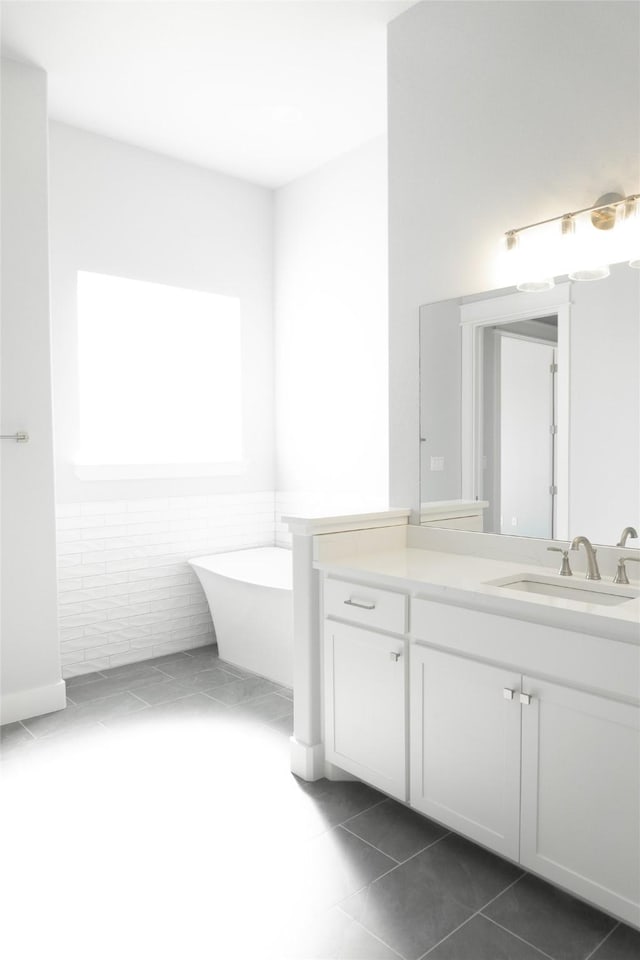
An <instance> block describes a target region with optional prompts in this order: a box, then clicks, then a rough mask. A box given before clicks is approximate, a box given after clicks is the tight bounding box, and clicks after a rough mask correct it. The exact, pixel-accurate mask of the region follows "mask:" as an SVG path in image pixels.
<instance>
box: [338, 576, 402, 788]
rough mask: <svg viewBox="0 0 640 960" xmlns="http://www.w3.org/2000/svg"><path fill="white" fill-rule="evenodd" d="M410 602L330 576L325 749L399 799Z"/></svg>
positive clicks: (349, 767) (347, 767)
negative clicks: (404, 634) (407, 612)
mask: <svg viewBox="0 0 640 960" xmlns="http://www.w3.org/2000/svg"><path fill="white" fill-rule="evenodd" d="M406 608H407V597H406V596H404V595H402V594H398V593H393V592H392V591H384V590H374V589H371V588H364V587H362V586H361V585H358V584H351V583H349V582H346V581H341V580H331V579H328V580H326V581H325V589H324V612H325V616H326V619H325V623H324V691H325V695H324V716H325V723H324V725H325V757H326V759H327V760H328V761H330V762H331V763H333V764H335V765H336V766H338V767H340V768H341V769H343V770H346V771H347V772H349V773H352V774H354V775H355V776H357V777H359V778H360V779H362V780H365V781H366V782H367V783H370V784H372V785H373V786H375V787H378V788H379V789H380V790H384V791H385V793H388V794H390V795H391V796H393V797H397V798H398V799H399V800H406V799H407V775H406V770H407V764H406V754H407V739H406V709H407V695H406V692H407V658H406V648H407V641H406V640H405V639H404V637H403V636H402V635H401V634H403V633H404V631H405V629H406ZM335 617H341V618H342V619H344V620H353V621H355V623H350V622H347V623H343V622H339V621H338V620H336V619H333V618H335ZM363 621H364V622H365V623H366V624H367V627H366V628H365V627H363V626H361V625H360V624H362V623H363ZM356 624H357V625H356ZM369 626H371V627H381V630H375V629H369ZM382 629H384V630H385V631H390V630H392V629H395V630H396V631H397V633H398V634H400V635H398V636H393V635H391V633H390V632H381V631H382Z"/></svg>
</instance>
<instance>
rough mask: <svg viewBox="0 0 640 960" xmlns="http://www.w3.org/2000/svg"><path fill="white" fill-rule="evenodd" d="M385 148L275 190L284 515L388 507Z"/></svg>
mask: <svg viewBox="0 0 640 960" xmlns="http://www.w3.org/2000/svg"><path fill="white" fill-rule="evenodd" d="M386 149H387V148H386V138H378V139H376V140H373V141H371V142H369V143H367V144H365V145H363V146H362V147H360V148H358V149H357V150H354V151H352V152H350V153H348V154H345V155H344V156H342V157H339V158H338V159H336V160H334V161H332V162H330V163H328V164H326V165H325V166H323V167H321V168H320V169H319V170H317V171H314V172H313V173H311V174H309V175H308V176H306V177H302V178H301V179H299V180H296V181H295V182H294V183H291V184H289V185H288V186H286V187H283V188H282V189H280V190H278V191H277V193H276V233H275V237H276V242H275V270H276V282H275V310H276V449H277V487H276V489H277V490H278V491H279V503H280V505H281V507H282V509H284V510H285V511H286V510H287V509H294V510H298V509H303V510H304V509H309V508H313V509H319V510H322V509H325V510H332V509H333V508H334V505H336V504H337V503H343V504H347V503H348V504H349V505H350V506H351V507H357V506H362V508H363V509H364V508H366V507H367V506H369V505H373V506H378V507H379V506H386V505H387V502H388V412H387V404H388V398H387V384H388V346H387V343H388V328H387V323H388V310H387V296H388V295H387V157H386Z"/></svg>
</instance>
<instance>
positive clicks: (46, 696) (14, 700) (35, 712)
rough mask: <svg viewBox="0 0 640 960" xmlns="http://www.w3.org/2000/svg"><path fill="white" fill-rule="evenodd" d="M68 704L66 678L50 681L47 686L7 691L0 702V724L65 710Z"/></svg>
mask: <svg viewBox="0 0 640 960" xmlns="http://www.w3.org/2000/svg"><path fill="white" fill-rule="evenodd" d="M66 705H67V685H66V683H65V682H64V680H58V681H57V682H56V683H49V684H47V686H46V687H32V688H31V689H30V690H18V691H16V693H6V694H3V696H2V703H1V704H0V724H5V723H14V722H15V721H16V720H27V719H28V718H29V717H39V716H40V715H41V714H43V713H52V712H53V711H54V710H64V708H65V707H66Z"/></svg>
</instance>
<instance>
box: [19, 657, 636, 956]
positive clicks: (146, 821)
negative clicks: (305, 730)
mask: <svg viewBox="0 0 640 960" xmlns="http://www.w3.org/2000/svg"><path fill="white" fill-rule="evenodd" d="M68 693H69V706H68V707H67V709H66V710H63V711H58V712H56V713H52V714H49V715H47V716H41V717H35V718H33V719H31V720H25V721H23V722H21V723H13V724H8V725H7V726H5V727H3V728H2V758H3V760H4V761H5V762H4V763H3V764H2V766H3V768H4V775H5V777H6V779H5V781H4V783H3V786H4V787H5V788H6V790H5V793H6V797H7V801H8V805H9V807H8V815H9V817H10V821H11V823H12V837H11V838H9V842H8V843H7V845H6V848H5V850H4V853H5V871H4V873H5V875H7V876H8V877H9V878H10V883H11V890H10V891H9V894H10V896H9V902H13V900H14V898H15V896H16V894H17V897H18V899H19V900H20V901H21V903H22V902H24V909H25V910H27V911H28V910H32V904H33V902H38V899H36V900H35V901H34V896H35V897H36V898H38V896H39V894H40V892H41V888H42V884H43V882H44V884H45V886H44V888H42V889H44V890H45V891H46V902H47V903H48V904H50V905H51V907H52V909H53V910H54V912H55V914H56V916H57V919H58V922H59V923H62V924H65V926H64V927H62V928H61V929H64V954H65V956H67V957H68V958H69V960H73V958H76V957H86V956H88V955H90V956H91V957H92V958H94V960H102V958H104V960H107V958H108V960H112V958H113V957H116V956H125V957H127V958H128V957H130V956H134V955H135V956H138V955H139V956H144V957H151V956H153V957H154V958H156V960H164V958H165V957H166V958H169V957H176V956H184V957H186V958H189V960H191V958H200V957H203V958H204V957H207V958H210V957H216V958H220V960H253V958H257V957H260V958H264V960H311V958H315V960H320V958H322V960H394V958H395V960H398V958H400V960H403V958H404V960H418V958H424V960H427V958H428V960H545V958H546V960H550V958H551V960H635V958H636V957H637V956H638V951H639V949H640V932H638V931H635V930H632V929H631V928H630V927H628V926H626V925H625V924H623V923H622V924H619V923H618V922H617V921H616V920H614V919H613V918H612V917H609V916H607V915H606V914H604V913H602V912H601V911H599V910H597V909H595V908H594V907H592V906H589V905H588V904H586V903H583V902H581V901H579V900H577V899H575V898H574V897H572V896H570V895H569V894H566V893H564V892H562V891H561V890H559V889H557V888H555V887H552V886H551V885H549V884H547V883H545V882H544V881H543V880H539V879H537V878H535V877H534V876H532V875H531V874H528V873H526V872H524V871H523V870H522V869H521V868H520V867H519V866H517V865H515V864H513V863H510V862H508V861H506V860H503V859H501V858H500V857H498V856H496V855H495V854H493V853H490V852H489V851H488V850H484V849H483V848H482V847H479V846H477V845H476V844H474V843H472V842H471V841H469V840H465V839H463V838H462V837H459V836H457V835H456V834H454V833H450V832H449V831H448V830H447V829H445V828H444V827H442V826H441V825H440V824H438V823H436V822H435V821H433V820H430V819H429V818H427V817H422V816H420V815H419V814H417V813H416V812H415V811H413V810H410V809H409V808H407V807H406V806H404V805H403V804H401V803H398V802H396V801H395V800H392V799H389V798H388V797H386V796H384V795H383V794H381V793H379V792H378V791H376V790H374V789H373V788H372V787H369V786H367V785H366V784H364V783H361V782H360V781H357V780H354V781H343V782H330V781H328V780H318V781H315V782H310V783H306V782H304V781H301V780H298V779H297V778H296V777H294V776H293V775H292V774H291V773H290V770H289V749H288V747H289V743H288V738H289V735H290V733H291V727H292V703H291V700H290V696H291V692H290V691H289V690H287V689H286V688H284V687H281V686H278V685H277V684H273V683H270V682H269V681H265V680H263V679H262V678H259V677H255V676H252V675H251V674H249V673H248V672H247V671H241V670H238V669H237V668H236V667H233V666H231V665H230V664H227V663H225V662H223V661H221V660H219V659H218V656H217V648H216V647H215V646H210V647H206V648H203V649H199V650H195V651H192V652H191V653H186V652H183V653H177V654H172V655H170V656H164V657H160V658H157V659H154V660H151V661H148V662H147V663H144V664H134V665H129V666H124V667H117V668H114V669H112V670H109V671H106V672H105V673H103V674H100V673H96V674H91V675H88V674H87V675H84V676H81V677H76V678H74V679H72V680H70V682H69V684H68ZM47 785H49V786H50V787H52V788H54V789H51V790H50V796H51V803H52V809H49V810H46V811H45V812H44V813H45V815H44V816H43V810H42V795H43V790H44V789H46V788H47ZM27 818H28V821H27ZM23 822H25V828H26V826H27V823H28V835H29V838H30V843H31V844H32V845H34V848H37V849H40V848H39V847H38V844H39V843H41V842H42V843H43V845H44V846H43V848H42V849H44V850H47V851H50V852H52V851H54V850H57V849H58V847H57V845H58V843H59V844H60V847H59V850H60V855H61V856H62V861H63V864H66V865H68V866H69V865H70V867H69V869H68V873H63V874H62V876H63V877H64V883H62V884H61V883H59V882H57V883H50V882H49V881H48V880H45V881H43V879H42V878H41V877H40V876H39V875H38V874H39V871H34V870H33V865H32V862H31V861H30V859H29V857H25V856H24V851H23V849H22V842H23V841H21V840H20V833H22V834H23V835H24V832H25V831H17V832H16V829H15V828H16V825H21V824H22V823H23ZM50 822H54V823H55V827H56V829H55V830H54V831H52V832H51V835H49V836H45V834H46V830H47V824H48V823H50ZM58 833H59V834H60V835H61V837H60V840H57V839H55V837H56V836H57V834H58ZM603 842H606V839H605V840H603ZM40 852H41V853H42V850H41V849H40ZM14 860H15V861H16V863H14ZM19 862H22V863H23V864H24V868H23V869H22V868H21V867H20V866H19ZM16 864H18V866H17V867H16ZM59 867H60V865H59V864H58V865H57V866H56V869H59ZM16 869H17V870H18V874H16V872H15V870H16ZM23 876H24V877H25V881H26V886H27V888H28V890H29V897H24V896H23V895H22V889H23V888H24V886H25V885H24V884H22V885H21V884H20V880H21V879H22V878H23ZM88 880H89V881H90V882H87V881H88ZM40 902H43V899H42V897H40ZM21 903H20V904H17V905H16V909H15V910H11V912H10V913H8V915H7V916H8V921H9V922H8V928H9V933H8V936H9V937H11V931H13V930H16V929H19V930H20V934H19V940H20V946H21V948H22V949H23V950H29V951H30V952H28V953H20V954H19V958H20V960H22V957H23V956H24V957H27V956H28V957H31V956H39V955H45V953H46V946H45V948H44V952H43V951H42V950H40V951H39V950H38V949H36V947H37V946H38V945H37V944H36V942H35V941H37V940H38V938H39V937H44V938H45V940H46V942H47V943H49V942H50V941H49V940H48V938H49V937H50V929H49V928H48V927H47V924H46V923H38V924H33V923H25V924H24V925H21V923H20V920H21V916H22V914H21V909H22V906H21ZM107 904H112V906H107ZM4 905H5V906H6V905H7V902H6V901H4ZM69 910H71V911H72V914H71V915H70V914H69ZM70 916H71V917H72V921H73V922H69V919H70ZM16 924H17V926H16ZM98 931H99V932H98ZM5 936H7V931H6V930H5V931H3V937H5ZM137 938H141V940H140V941H139V942H140V944H143V946H138V939H137ZM46 955H49V954H48V953H47V954H46ZM12 956H15V954H12Z"/></svg>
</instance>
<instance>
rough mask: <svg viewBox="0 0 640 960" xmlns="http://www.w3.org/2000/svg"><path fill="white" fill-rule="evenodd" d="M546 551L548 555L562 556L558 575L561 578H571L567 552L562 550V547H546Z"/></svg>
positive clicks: (571, 573) (571, 572)
mask: <svg viewBox="0 0 640 960" xmlns="http://www.w3.org/2000/svg"><path fill="white" fill-rule="evenodd" d="M547 550H548V551H549V552H550V553H561V554H562V564H561V566H560V569H559V570H558V573H559V574H560V576H561V577H572V576H573V571H572V570H571V566H570V564H569V551H568V550H563V549H562V547H547Z"/></svg>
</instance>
